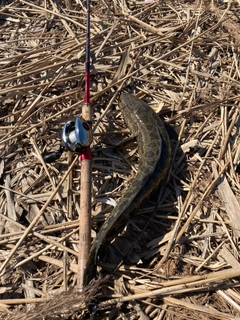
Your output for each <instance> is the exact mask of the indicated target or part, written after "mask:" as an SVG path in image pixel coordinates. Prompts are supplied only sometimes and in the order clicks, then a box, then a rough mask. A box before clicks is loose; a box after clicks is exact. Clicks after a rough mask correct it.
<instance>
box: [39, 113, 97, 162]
mask: <svg viewBox="0 0 240 320" xmlns="http://www.w3.org/2000/svg"><path fill="white" fill-rule="evenodd" d="M58 136H59V138H60V140H61V144H60V148H59V151H56V152H48V153H45V154H44V155H43V160H44V161H45V162H47V163H51V162H54V161H56V160H57V159H59V158H60V157H61V155H62V153H63V151H64V149H67V150H68V151H71V152H74V153H79V154H80V153H81V152H82V151H83V149H84V148H86V147H88V146H90V144H91V143H92V139H93V135H92V128H91V125H90V123H89V122H87V121H85V120H84V119H82V118H76V120H75V121H74V120H69V121H67V122H66V124H65V125H64V127H63V129H62V130H60V131H59V133H58Z"/></svg>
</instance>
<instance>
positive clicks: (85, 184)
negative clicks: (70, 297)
mask: <svg viewBox="0 0 240 320" xmlns="http://www.w3.org/2000/svg"><path fill="white" fill-rule="evenodd" d="M86 14H87V23H86V58H85V93H84V105H83V107H82V116H81V117H80V118H79V117H77V118H76V119H75V120H69V121H67V122H66V124H65V125H64V127H63V129H62V130H60V132H59V138H60V140H61V145H60V148H59V150H58V151H56V152H47V153H45V154H43V159H44V161H45V162H47V163H51V162H54V161H56V160H57V159H58V158H60V156H61V155H62V153H63V151H64V150H65V149H67V150H68V151H70V152H73V153H77V154H79V156H80V161H81V182H80V217H79V256H78V273H77V291H78V292H82V290H83V287H84V281H83V279H84V270H85V267H86V264H87V260H88V254H89V251H90V246H91V186H92V155H91V150H90V145H91V143H92V125H91V124H92V109H91V106H90V0H87V2H86Z"/></svg>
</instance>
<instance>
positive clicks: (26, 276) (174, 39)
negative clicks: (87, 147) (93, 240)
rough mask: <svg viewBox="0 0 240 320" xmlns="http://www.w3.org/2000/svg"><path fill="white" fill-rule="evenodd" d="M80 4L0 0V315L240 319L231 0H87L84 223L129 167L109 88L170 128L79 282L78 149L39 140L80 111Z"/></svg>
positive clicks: (235, 38) (106, 202)
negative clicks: (162, 176)
mask: <svg viewBox="0 0 240 320" xmlns="http://www.w3.org/2000/svg"><path fill="white" fill-rule="evenodd" d="M85 6H86V3H85V1H81V0H62V1H53V0H38V1H37V0H33V1H26V0H15V1H10V0H9V1H8V0H5V1H1V7H0V27H1V42H0V44H1V45H0V55H1V59H0V64H1V69H0V100H1V106H0V208H1V210H0V268H1V266H2V265H3V263H4V262H5V261H6V260H9V261H8V263H7V266H6V268H4V270H3V272H2V273H1V278H0V279H1V286H0V294H1V300H0V313H1V319H11V320H17V319H19V320H20V319H21V320H30V319H34V320H38V319H39V320H40V319H141V320H142V319H143V320H147V319H155V320H160V319H164V320H170V319H176V320H180V319H211V320H212V319H226V320H227V319H240V292H239V279H240V265H239V236H240V217H239V201H240V193H239V192H240V188H239V187H240V185H239V153H240V144H239V101H240V90H239V89H240V72H239V45H240V36H239V35H240V20H239V17H240V3H239V0H238V1H233V0H232V1H230V0H229V1H215V0H213V1H200V0H199V1H187V0H179V1H160V0H156V1H149V2H144V1H133V0H132V1H128V0H112V1H110V0H98V1H93V0H92V1H91V103H92V107H93V114H94V123H93V128H94V142H93V145H92V153H93V194H92V212H93V230H92V235H93V237H94V236H95V234H96V232H97V231H98V230H99V227H100V226H101V224H102V222H103V221H104V220H105V219H107V217H108V214H109V213H110V212H111V210H112V204H113V203H114V202H115V201H118V199H119V198H120V197H121V195H122V194H124V192H125V191H126V190H127V189H128V188H129V187H130V186H131V182H132V180H133V179H134V175H135V174H136V172H137V163H138V153H137V146H136V144H135V142H132V143H130V145H129V146H128V147H127V148H116V147H115V146H116V144H118V142H119V141H121V140H122V139H123V138H124V137H126V134H128V130H126V127H125V124H124V122H123V119H122V117H121V114H120V113H119V109H118V102H117V101H118V94H119V92H121V91H128V92H130V93H133V94H135V95H137V96H138V97H140V98H142V99H144V100H145V101H147V102H148V103H149V105H150V106H151V107H152V108H154V110H156V112H157V113H159V114H160V116H161V118H162V119H164V121H165V122H166V124H167V125H169V126H170V127H171V128H172V129H169V130H170V131H173V132H172V133H171V135H170V136H171V145H172V161H171V168H170V170H169V173H168V176H167V178H166V180H165V182H164V183H163V184H162V185H161V186H159V190H158V191H157V192H155V193H154V194H153V195H152V196H151V198H150V199H149V201H148V202H147V203H146V204H145V206H144V207H142V208H141V210H139V212H138V214H137V215H136V216H135V217H133V218H132V220H131V221H130V222H129V223H128V225H127V226H126V228H125V230H124V232H123V233H122V234H121V235H119V237H117V239H116V240H115V241H114V243H112V244H111V246H109V248H108V250H107V251H106V257H105V262H103V263H102V264H101V265H100V266H99V272H100V276H99V278H98V280H94V281H93V282H92V283H90V284H89V285H88V286H87V287H86V288H85V290H84V292H83V293H82V294H81V295H77V294H76V291H75V287H76V273H77V250H78V217H79V198H80V195H79V181H80V164H79V162H78V160H77V161H75V163H74V164H73V168H72V170H69V166H70V158H71V156H70V155H69V154H68V153H67V152H64V153H63V155H62V156H61V158H60V159H59V160H57V161H56V162H55V163H53V164H45V163H44V161H43V159H42V155H43V154H44V152H46V151H54V150H55V151H56V150H58V148H59V144H60V141H59V139H58V134H57V133H58V131H59V129H61V128H62V127H63V125H64V124H65V122H66V121H67V120H69V119H72V118H74V117H76V116H79V115H81V106H82V104H83V96H84V62H85V37H86V10H85ZM68 172H69V174H67V173H68ZM37 216H39V219H38V220H37V221H36V223H35V225H34V226H33V228H31V230H29V228H28V227H29V225H30V224H31V223H32V222H33V221H34V219H36V217H37ZM26 230H27V231H26ZM24 233H25V235H26V236H25V238H24V241H23V242H22V244H21V246H20V248H19V249H18V250H17V252H16V253H15V254H14V255H13V257H11V258H9V256H10V253H11V251H12V250H14V248H15V246H16V243H17V242H18V240H19V239H20V238H21V237H22V235H23V234H24ZM96 302H97V305H96ZM96 306H97V307H96ZM89 308H90V309H91V308H93V309H94V308H96V310H95V313H94V314H92V315H90V312H89Z"/></svg>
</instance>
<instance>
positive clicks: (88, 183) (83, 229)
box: [77, 0, 92, 293]
mask: <svg viewBox="0 0 240 320" xmlns="http://www.w3.org/2000/svg"><path fill="white" fill-rule="evenodd" d="M86 9H87V26H86V60H85V97H84V102H85V103H84V106H83V108H82V117H83V119H85V120H86V121H88V123H89V125H90V126H91V123H92V109H91V106H90V15H91V14H90V0H87V3H86ZM80 158H81V188H80V195H81V196H80V217H79V255H78V273H77V291H78V292H79V293H80V292H82V290H83V288H84V285H85V284H84V271H85V268H86V264H87V260H88V255H89V251H90V246H91V187H92V155H91V151H90V144H89V145H88V146H87V147H86V148H84V149H83V151H82V153H81V156H80Z"/></svg>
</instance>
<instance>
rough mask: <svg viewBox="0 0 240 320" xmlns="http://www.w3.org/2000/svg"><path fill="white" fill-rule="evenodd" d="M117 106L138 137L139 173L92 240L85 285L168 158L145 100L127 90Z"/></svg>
mask: <svg viewBox="0 0 240 320" xmlns="http://www.w3.org/2000/svg"><path fill="white" fill-rule="evenodd" d="M119 108H120V110H121V113H122V115H123V118H124V121H125V123H126V125H127V127H128V128H129V129H130V131H131V133H132V135H133V136H135V137H136V140H137V145H138V153H139V166H138V172H137V174H136V176H135V178H134V179H133V182H132V184H131V186H130V188H129V189H128V190H127V191H126V193H125V194H124V195H123V196H122V197H121V198H120V200H119V202H118V203H117V205H116V206H115V207H114V209H113V210H112V212H111V213H110V216H109V217H108V219H107V220H105V222H104V223H103V225H102V227H101V228H100V230H99V232H98V233H97V235H96V238H95V239H94V241H93V243H92V246H91V248H90V252H89V256H88V260H87V264H86V267H85V270H84V284H85V285H87V284H88V283H89V282H90V280H91V279H93V278H94V277H95V274H96V265H97V261H98V258H99V256H101V255H102V254H104V248H106V247H107V245H108V244H110V242H111V241H112V240H113V239H114V238H115V237H117V235H118V234H119V233H120V232H121V231H122V230H123V228H124V227H125V225H126V223H127V222H128V220H129V219H130V218H132V217H133V216H134V214H136V212H137V211H138V209H139V208H140V207H141V205H142V204H143V202H144V201H145V200H147V199H148V197H149V196H150V194H151V193H152V192H153V191H154V190H155V189H156V188H157V187H158V186H159V184H160V182H161V181H163V179H164V178H165V176H166V173H167V171H168V168H169V166H170V161H171V148H170V139H169V136H168V133H167V130H166V128H165V126H164V123H163V122H162V121H161V119H160V118H159V116H158V115H157V114H156V112H155V111H154V110H153V109H152V108H151V107H150V106H149V105H148V104H147V103H146V102H144V101H143V100H141V99H139V98H137V97H136V96H134V95H132V94H130V93H126V92H123V93H122V94H121V95H120V98H119Z"/></svg>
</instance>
